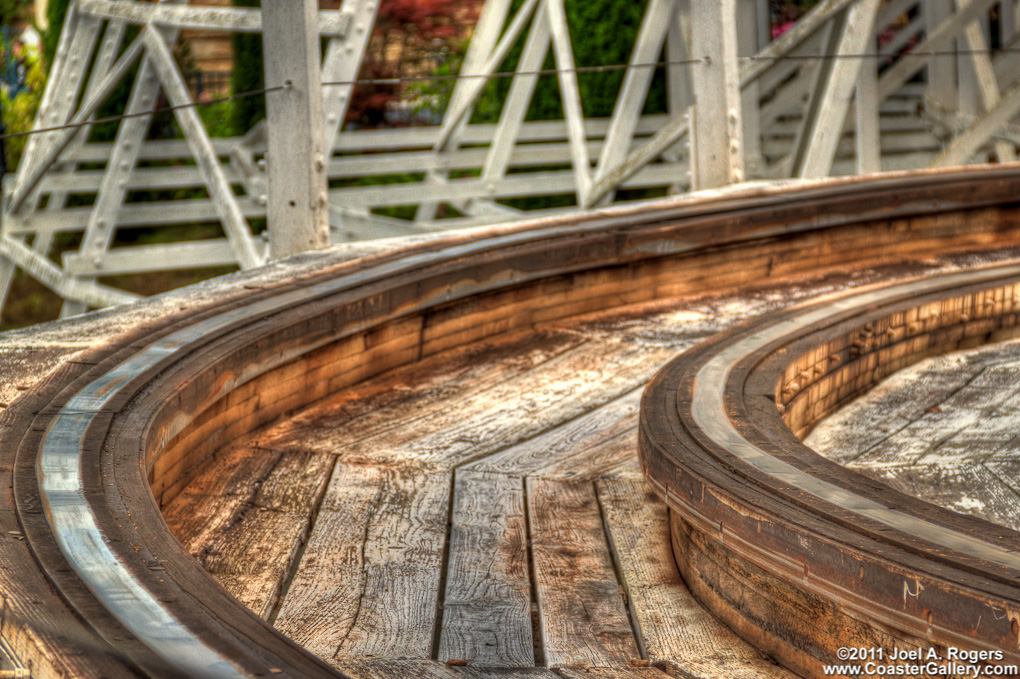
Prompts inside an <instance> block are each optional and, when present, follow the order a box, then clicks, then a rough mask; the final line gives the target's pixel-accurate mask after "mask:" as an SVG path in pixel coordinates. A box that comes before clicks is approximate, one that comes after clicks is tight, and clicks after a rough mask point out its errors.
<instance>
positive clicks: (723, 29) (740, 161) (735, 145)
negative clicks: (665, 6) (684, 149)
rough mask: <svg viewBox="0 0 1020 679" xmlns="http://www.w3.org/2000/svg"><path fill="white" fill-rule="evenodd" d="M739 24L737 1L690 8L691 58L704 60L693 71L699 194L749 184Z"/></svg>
mask: <svg viewBox="0 0 1020 679" xmlns="http://www.w3.org/2000/svg"><path fill="white" fill-rule="evenodd" d="M736 23H737V14H736V0H718V1H709V0H695V2H692V3H691V24H692V30H691V53H692V54H691V56H693V57H694V58H700V59H703V60H704V61H703V62H702V63H700V64H696V65H695V66H694V68H693V81H694V100H695V102H696V105H697V107H698V110H697V116H695V121H694V128H693V129H694V143H695V144H697V148H698V152H697V153H696V154H695V155H696V164H695V165H694V167H693V173H692V177H693V178H694V180H695V183H696V185H697V187H698V188H699V189H709V188H715V187H718V186H725V185H726V184H731V183H733V182H740V181H743V179H744V154H743V144H742V143H741V133H742V131H743V128H742V126H741V122H740V119H741V116H740V71H739V70H738V68H737V29H736ZM720 121H724V122H723V123H722V124H720Z"/></svg>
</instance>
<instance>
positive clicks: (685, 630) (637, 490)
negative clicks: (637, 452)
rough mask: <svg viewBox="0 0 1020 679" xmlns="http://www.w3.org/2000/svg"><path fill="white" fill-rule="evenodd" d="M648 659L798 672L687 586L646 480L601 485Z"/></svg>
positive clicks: (689, 667) (743, 672)
mask: <svg viewBox="0 0 1020 679" xmlns="http://www.w3.org/2000/svg"><path fill="white" fill-rule="evenodd" d="M595 486H596V489H597V492H598V498H599V503H600V504H601V505H602V510H603V515H604V516H605V522H606V530H607V531H608V533H609V538H610V545H611V547H612V549H613V552H614V554H615V557H616V562H617V564H618V565H619V568H620V573H621V576H622V578H623V582H624V586H625V587H626V590H627V595H628V598H629V601H630V606H631V608H632V610H633V614H634V617H635V619H636V620H637V627H638V631H639V634H640V636H641V639H642V642H643V643H642V647H643V648H644V651H645V654H646V656H647V659H648V660H649V661H650V662H652V663H672V664H675V665H676V666H677V667H679V668H680V669H681V675H682V676H684V677H686V678H687V679H691V678H692V677H706V678H708V677H712V678H714V677H733V678H734V679H769V678H775V679H780V678H782V679H794V675H793V674H791V673H790V672H788V671H787V670H784V669H782V668H780V667H778V666H776V665H774V664H772V663H770V662H768V661H767V660H764V659H763V658H762V656H761V654H760V653H759V652H758V650H757V649H755V648H754V647H752V646H751V645H750V644H748V643H747V642H745V641H743V640H742V639H740V638H738V637H737V636H736V635H735V634H733V633H732V632H731V631H730V630H729V629H728V628H726V627H725V626H724V625H723V624H722V623H720V622H719V621H718V620H717V619H716V618H715V617H714V616H713V615H712V614H711V613H710V612H709V611H708V610H707V609H705V608H704V607H702V606H701V604H700V603H698V601H697V600H696V599H695V598H694V596H693V595H692V594H691V592H690V591H689V590H688V589H687V586H686V585H685V584H684V582H683V579H682V578H681V577H680V573H679V571H678V570H677V567H676V562H675V561H674V558H673V552H672V549H671V547H670V538H669V515H668V513H667V509H666V505H665V504H664V503H663V502H662V500H660V499H659V498H658V497H657V496H656V495H655V493H654V492H653V491H652V490H651V488H650V487H649V486H648V484H647V483H645V482H644V481H643V480H641V479H631V480H611V479H603V480H599V481H597V482H596V484H595Z"/></svg>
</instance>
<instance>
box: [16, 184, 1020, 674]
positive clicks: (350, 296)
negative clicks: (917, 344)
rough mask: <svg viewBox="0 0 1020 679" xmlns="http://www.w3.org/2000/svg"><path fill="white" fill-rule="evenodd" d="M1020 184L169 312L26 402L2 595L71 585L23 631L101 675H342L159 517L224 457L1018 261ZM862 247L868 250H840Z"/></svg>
mask: <svg viewBox="0 0 1020 679" xmlns="http://www.w3.org/2000/svg"><path fill="white" fill-rule="evenodd" d="M1018 190H1020V178H1018V177H1017V176H1016V173H1015V168H1012V167H999V168H992V169H987V168H983V169H974V170H967V171H953V172H926V173H915V174H910V175H901V176H891V177H883V178H881V179H871V180H860V179H855V180H829V181H823V182H817V183H811V184H806V185H801V186H789V185H787V186H762V187H751V188H744V189H741V190H737V191H732V192H721V193H718V194H714V195H707V196H699V197H697V198H689V199H679V200H671V201H664V202H661V203H657V204H649V205H646V206H642V207H631V208H627V209H619V208H618V209H612V210H606V211H603V212H598V213H594V214H592V215H588V216H585V217H574V218H563V219H559V220H546V221H542V222H533V223H529V224H524V225H517V226H513V227H506V228H503V229H502V230H497V229H490V230H488V231H485V232H480V233H479V232H474V233H466V234H458V235H453V236H450V237H449V238H448V239H446V240H443V241H440V242H437V243H430V244H425V245H418V246H412V247H409V248H407V249H406V250H402V251H400V252H397V253H395V254H389V255H385V256H381V257H378V258H376V259H365V260H358V261H355V262H353V263H349V264H344V265H341V266H337V267H333V268H331V269H329V270H327V271H324V272H322V273H321V274H317V275H315V276H311V277H309V278H307V279H303V280H298V281H292V282H289V283H287V284H284V285H281V286H278V287H273V288H270V289H259V290H253V291H250V294H248V295H246V296H241V297H237V298H233V299H228V300H224V301H223V302H221V303H219V304H216V305H212V306H209V307H206V308H203V309H199V310H196V311H189V312H184V313H180V314H178V315H176V316H173V317H169V318H163V319H158V320H156V321H154V322H153V323H152V324H151V325H149V326H146V327H143V328H138V329H136V330H134V331H131V332H129V333H127V334H125V335H122V336H121V337H119V338H117V339H116V340H115V341H113V342H111V343H110V344H108V345H105V346H99V347H96V348H94V349H91V350H89V351H87V352H85V353H84V354H83V355H81V356H79V357H78V358H77V359H76V360H75V361H74V362H73V363H71V364H69V365H68V366H67V367H66V368H64V369H62V370H60V371H58V372H57V373H55V374H53V375H52V376H50V377H49V378H48V379H47V380H46V381H45V382H43V383H42V384H40V385H38V386H37V387H35V388H34V389H33V390H32V391H30V392H27V393H26V395H24V396H22V397H21V398H20V399H18V401H16V402H15V403H14V404H13V405H12V407H11V408H9V409H8V410H7V412H6V414H5V416H4V424H5V425H6V426H5V427H4V428H3V429H0V451H3V453H2V454H3V455H4V464H5V467H4V468H5V469H8V470H10V469H13V472H12V474H13V483H14V494H13V499H10V498H8V499H0V503H5V504H4V505H3V506H0V509H6V510H10V511H14V512H16V513H17V516H18V519H19V521H20V523H21V525H22V526H23V529H24V534H25V536H26V538H27V543H28V545H29V547H30V548H31V552H32V554H31V555H27V554H22V555H20V556H19V555H18V553H16V552H15V553H12V554H13V555H12V556H10V557H9V558H10V559H11V560H12V563H15V565H16V568H15V569H12V570H3V569H0V587H3V588H4V589H5V591H7V587H6V586H7V585H8V584H9V582H8V580H9V579H10V578H12V577H18V576H16V575H15V573H16V572H24V571H23V570H22V571H18V569H27V568H31V569H33V570H36V569H41V572H42V573H43V574H44V575H45V577H46V578H47V579H48V580H49V581H50V582H51V584H52V585H53V586H54V593H45V592H38V593H36V594H34V595H33V596H34V599H35V600H34V601H33V602H32V604H31V605H30V606H26V605H25V604H24V602H20V605H21V607H23V608H27V609H28V613H26V614H25V619H24V621H23V622H24V625H25V626H26V627H28V628H29V629H31V628H32V627H33V625H39V626H40V628H47V627H46V625H49V626H52V625H53V622H52V621H53V620H58V621H60V624H61V625H64V626H66V628H67V629H72V628H77V629H79V630H80V631H81V633H83V634H91V633H96V634H98V635H99V636H100V637H101V638H103V639H105V640H106V642H108V643H109V645H110V653H108V654H105V655H104V654H98V653H97V654H93V655H91V656H89V655H85V656H82V655H80V654H77V653H75V652H74V651H72V650H68V647H66V646H64V647H62V646H61V640H60V639H56V640H50V641H45V640H42V641H39V642H35V643H39V644H42V645H43V646H45V647H46V648H48V649H49V652H50V653H51V655H52V656H54V657H59V658H60V662H62V663H65V664H69V665H70V666H71V667H74V668H76V671H77V672H78V673H80V674H82V675H83V676H84V675H89V674H93V673H100V672H101V673H103V674H104V675H105V676H111V677H119V676H137V675H138V674H139V673H141V674H144V675H148V676H169V677H178V676H197V677H204V676H229V675H234V676H266V675H268V674H269V673H272V674H273V675H274V676H275V675H280V676H294V677H299V676H300V677H320V676H321V677H326V676H336V673H335V671H334V670H332V669H330V668H329V667H327V666H326V665H325V664H323V663H322V662H320V661H319V660H317V659H315V658H313V657H312V656H310V655H309V654H308V653H306V652H305V651H304V650H302V649H300V648H299V647H297V646H296V645H295V644H293V642H291V641H290V640H288V639H286V638H285V637H283V636H281V635H280V634H279V633H277V632H276V631H275V630H273V629H272V628H271V627H270V626H269V625H268V624H267V623H266V622H265V621H263V620H262V619H260V618H258V617H257V616H256V615H255V614H253V613H251V612H250V611H248V610H246V609H244V608H243V607H242V606H241V605H240V604H239V603H238V602H237V601H236V600H235V599H233V598H232V597H231V596H230V595H229V594H227V593H226V592H225V591H224V590H223V589H222V588H221V587H219V585H217V584H216V583H215V582H214V581H213V580H212V578H211V577H210V576H209V575H208V574H207V573H205V572H204V571H203V570H202V569H201V567H200V566H199V565H198V564H197V563H196V562H195V561H194V560H193V559H192V558H191V557H190V556H188V555H187V554H186V553H185V552H184V550H183V549H182V547H181V546H180V544H179V543H178V542H177V541H176V540H175V539H174V538H173V536H172V535H170V534H169V532H168V530H167V528H166V524H165V523H164V521H163V519H162V517H161V515H160V512H159V508H160V506H162V505H165V504H166V503H167V502H169V501H170V500H171V499H172V498H173V497H174V496H175V495H176V494H177V493H178V492H179V491H180V490H181V488H183V487H184V485H185V484H186V483H187V481H188V480H189V478H190V477H189V473H190V471H191V470H193V469H194V468H195V467H196V466H197V465H198V464H199V463H201V462H202V461H203V460H204V459H206V458H207V457H208V456H209V455H212V454H213V453H215V452H216V450H218V449H219V448H221V447H223V446H225V445H227V444H229V443H232V442H234V441H236V440H237V439H238V438H241V437H244V436H246V435H249V434H250V433H252V432H254V431H256V430H258V429H259V428H260V427H262V426H264V425H267V424H269V423H271V422H273V421H275V420H277V419H278V418H280V417H284V416H286V415H288V414H290V413H293V412H295V411H296V410H298V409H300V408H302V407H304V406H306V405H308V404H310V403H313V402H315V401H317V400H319V399H321V398H324V397H325V396H328V395H329V394H331V393H335V392H337V391H340V390H342V389H344V388H345V387H348V386H350V385H354V384H357V383H358V382H359V381H361V380H364V379H367V378H368V377H370V376H372V375H374V374H378V373H381V372H383V371H385V370H388V369H391V368H393V367H396V366H399V365H403V364H407V363H411V362H413V361H415V360H418V359H419V358H421V357H423V356H428V355H431V354H434V353H437V352H440V351H444V350H446V349H449V348H453V347H457V346H463V345H467V344H470V343H472V342H477V341H481V340H483V339H485V338H486V337H488V336H491V335H493V334H496V333H502V332H506V331H509V330H513V329H522V328H528V327H532V326H533V325H534V324H536V323H542V322H549V321H555V320H556V319H559V318H564V317H567V316H571V315H574V314H578V313H585V312H588V311H592V310H598V309H608V308H612V307H614V306H619V305H626V304H633V303H639V302H643V301H649V300H654V299H662V298H668V297H676V296H680V295H691V294H699V293H702V292H706V291H711V290H714V289H718V288H720V287H723V286H752V285H757V284H759V283H761V282H762V280H763V279H764V278H768V277H773V278H776V279H783V278H784V277H787V276H790V275H795V274H802V273H811V272H818V271H823V270H828V269H830V268H831V267H858V266H870V265H874V264H878V263H882V262H888V261H890V257H894V258H909V257H915V256H925V255H929V254H931V253H934V252H938V253H947V252H965V251H971V250H988V249H998V248H1003V247H1007V246H1009V245H1011V244H1013V243H1015V242H1016V238H1017V236H1018V235H1020V220H1018V219H1017V215H1016V213H1015V210H1014V208H1012V207H1010V203H1011V201H1012V200H1013V199H1014V197H1015V195H1017V192H1018ZM904 234H907V236H905V235H904ZM847 241H850V242H854V243H855V244H856V247H854V248H852V249H848V248H845V247H838V245H839V243H844V242H847ZM974 275H976V276H979V277H980V276H985V275H986V274H983V273H979V274H974ZM522 304H523V306H522ZM975 318H976V316H975ZM791 393H792V392H791ZM790 403H791V404H792V403H793V401H791V402H790ZM773 407H774V406H773ZM788 412H790V413H795V412H799V411H797V410H796V407H794V406H793V405H791V406H790V410H789V411H788ZM15 450H16V451H17V452H16V455H15V452H14V451H15ZM9 478H10V477H9ZM671 492H675V491H671ZM874 492H876V493H879V494H881V493H884V492H886V491H885V490H884V489H882V490H880V491H879V490H876V491H874ZM979 523H980V522H979ZM981 525H982V526H987V524H981ZM993 543H994V544H999V543H996V542H994V541H993ZM17 559H21V561H20V562H19V561H17ZM940 568H944V566H940ZM805 572H806V571H805ZM940 572H941V571H940ZM1000 580H1001V579H1000ZM994 587H998V588H1000V589H1005V588H1006V586H1005V585H1003V584H1001V582H998V583H996V584H994ZM12 589H14V590H16V589H17V588H12ZM15 603H18V602H15ZM68 606H69V607H70V609H71V610H73V611H74V614H70V615H69V614H68V613H67V610H68V608H67V607H68ZM7 624H15V623H12V622H11V621H8V623H7ZM5 629H6V628H5Z"/></svg>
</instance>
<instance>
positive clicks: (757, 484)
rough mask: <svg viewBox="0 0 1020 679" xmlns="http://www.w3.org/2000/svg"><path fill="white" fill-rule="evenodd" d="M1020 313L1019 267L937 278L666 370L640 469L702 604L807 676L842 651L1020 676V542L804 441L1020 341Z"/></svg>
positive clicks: (753, 332)
mask: <svg viewBox="0 0 1020 679" xmlns="http://www.w3.org/2000/svg"><path fill="white" fill-rule="evenodd" d="M1018 304H1020V268H1018V267H1016V266H1008V267H1001V268H992V269H988V270H978V271H968V272H964V273H957V274H951V275H945V276H938V277H933V278H927V279H922V280H917V281H912V282H909V283H903V284H898V285H893V286H887V287H883V288H878V289H875V290H869V291H866V292H857V293H856V294H854V295H852V296H848V297H846V298H843V299H839V300H829V301H826V302H823V303H820V304H815V305H811V306H809V307H806V308H800V309H794V310H790V311H788V312H784V313H781V314H776V315H775V316H773V317H769V318H766V319H762V320H760V321H758V322H755V323H751V324H749V325H746V326H745V327H742V328H740V329H738V330H736V331H731V332H728V333H724V334H723V335H720V336H717V337H716V338H714V339H713V340H712V341H710V342H709V343H706V344H704V345H702V346H700V347H698V348H697V349H695V350H694V351H692V352H689V353H688V354H685V355H684V356H683V357H682V358H680V359H677V360H674V361H673V362H672V363H671V364H670V365H668V366H666V367H665V368H664V369H663V370H662V371H660V373H659V374H658V375H657V376H656V378H655V379H654V380H653V381H652V383H651V384H650V386H649V388H648V390H647V391H646V393H645V396H644V399H643V404H642V419H641V429H640V450H641V455H642V463H643V466H644V468H645V472H646V474H647V475H648V477H649V479H650V480H651V482H652V483H653V485H654V486H655V487H656V489H657V492H658V494H660V495H661V496H663V497H664V498H665V499H666V501H667V503H668V504H669V506H670V508H671V509H672V510H673V512H672V513H671V530H672V534H673V549H674V553H675V554H676V556H677V561H678V564H679V565H680V568H681V571H682V572H683V573H684V577H685V580H686V581H687V583H688V585H689V586H690V587H691V588H692V590H693V591H695V592H696V593H698V595H699V598H701V599H702V600H703V601H705V602H706V603H707V604H708V605H709V606H710V607H711V608H712V610H713V611H715V612H716V614H717V615H719V616H720V617H722V618H723V619H724V620H725V621H726V622H727V623H728V624H729V625H730V626H731V627H732V628H734V629H737V630H739V631H740V632H741V633H742V634H743V635H744V636H746V637H747V638H749V639H750V640H752V641H753V643H755V644H756V645H757V646H758V647H759V648H762V649H764V650H766V651H767V652H769V653H771V654H773V655H775V656H776V657H777V658H779V659H780V660H781V661H782V662H783V663H784V664H786V665H787V666H789V667H791V668H792V669H794V670H795V671H797V672H799V673H801V674H803V675H805V676H821V675H822V674H823V671H822V669H821V666H822V665H825V664H840V662H841V661H840V660H839V659H838V657H837V655H836V654H837V650H838V649H839V648H840V647H869V648H877V647H883V648H885V649H886V650H887V651H891V650H892V649H893V648H895V647H899V648H901V649H902V648H921V649H925V650H926V649H927V648H928V647H940V648H943V649H944V648H947V647H955V648H964V649H972V650H978V651H980V650H996V649H1001V650H1003V651H1005V652H1006V653H1007V660H1006V662H1016V659H1017V658H1018V657H1020V655H1018V653H1017V629H1018V624H1020V621H1018V619H1017V617H1016V611H1017V610H1018V608H1017V601H1018V598H1020V597H1018V591H1017V589H1016V585H1015V581H1016V578H1017V576H1018V574H1020V558H1018V555H1017V550H1018V547H1020V535H1017V534H1016V533H1014V532H1012V531H1009V530H1005V529H999V528H998V527H995V528H994V529H993V528H992V527H991V526H990V524H988V523H987V522H985V521H982V520H978V519H975V518H973V517H969V516H964V515H960V514H957V513H955V512H952V511H949V510H946V509H942V508H939V507H934V506H932V505H930V504H928V503H926V502H922V501H920V500H917V499H915V498H913V497H910V496H907V495H903V494H901V493H899V492H896V491H894V490H892V489H890V488H887V487H885V486H883V485H881V484H876V483H875V482H874V481H872V480H870V479H867V478H865V477H862V476H859V475H858V474H856V473H854V472H852V471H850V470H847V469H845V468H843V467H841V466H840V465H838V464H835V463H833V462H831V461H828V460H825V459H823V458H820V457H819V456H818V455H817V454H816V453H814V452H813V451H811V450H810V449H808V448H807V447H806V446H804V445H802V444H801V443H800V442H799V440H798V439H797V438H796V436H795V434H794V432H797V434H798V435H800V436H804V435H806V433H807V432H808V431H809V430H810V428H811V426H813V425H814V424H815V423H816V422H818V421H819V420H821V419H823V418H824V417H826V416H827V415H828V414H830V413H832V412H833V411H835V410H836V409H838V408H839V407H841V406H842V405H845V404H846V403H848V402H849V401H851V400H853V399H854V398H855V397H856V396H858V395H860V394H861V393H863V392H864V391H866V390H867V389H868V388H869V387H870V386H872V385H873V384H874V383H876V382H877V381H878V380H879V379H881V377H882V376H883V375H888V374H889V373H891V372H893V371H895V370H899V369H900V368H902V367H905V366H907V365H909V364H911V363H914V362H916V361H918V360H920V359H922V358H925V357H928V356H932V355H938V354H942V353H946V352H948V351H953V350H955V349H957V348H961V347H966V346H972V345H975V344H980V343H984V342H989V341H998V340H1003V339H1008V338H1011V337H1015V336H1017V335H1018V334H1020V329H1018V327H1017V322H1018V320H1020V314H1018V313H1017V312H1018ZM766 587H767V588H768V589H764V588H766ZM737 588H739V591H740V592H741V593H742V594H741V597H736V596H734V595H733V591H734V590H735V589H737ZM760 592H768V593H767V594H765V593H760Z"/></svg>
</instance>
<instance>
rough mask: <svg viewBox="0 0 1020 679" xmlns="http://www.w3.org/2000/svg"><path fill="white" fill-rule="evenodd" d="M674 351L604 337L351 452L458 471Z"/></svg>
mask: <svg viewBox="0 0 1020 679" xmlns="http://www.w3.org/2000/svg"><path fill="white" fill-rule="evenodd" d="M673 353H675V352H674V351H673V350H671V349H668V348H666V347H648V346H645V345H642V344H635V343H630V342H626V341H623V340H620V339H618V338H604V339H602V338H599V339H593V340H591V341H589V342H585V343H584V344H582V345H579V346H577V347H575V348H573V349H571V350H569V351H567V352H564V353H563V354H561V355H559V356H556V357H555V358H553V359H551V360H549V361H547V362H545V363H543V364H541V365H540V366H538V367H536V368H535V369H534V370H532V371H529V372H528V373H525V374H523V375H521V376H519V377H516V378H513V379H510V380H507V381H504V382H502V383H499V384H496V385H494V386H492V387H491V388H490V389H487V390H485V391H482V392H480V393H477V394H474V395H471V396H469V397H467V398H463V399H459V400H457V401H456V402H455V403H452V404H448V406H447V407H446V408H444V409H442V410H439V411H435V412H432V413H430V414H429V416H428V417H427V418H423V419H421V420H418V421H416V422H415V424H414V426H406V427H403V428H401V429H399V430H393V431H390V432H384V433H382V434H379V435H376V436H372V437H369V438H366V439H362V440H360V441H356V442H353V443H351V444H350V445H349V446H348V447H347V451H348V453H349V454H350V455H354V456H357V457H359V458H361V459H372V460H378V459H390V458H392V457H394V456H400V457H402V458H404V459H413V460H417V461H419V462H420V463H422V464H429V465H442V466H448V465H458V464H465V463H469V462H471V461H473V460H477V459H481V458H484V457H486V456H487V455H489V454H491V453H494V452H497V451H499V450H502V449H504V448H507V447H510V446H513V445H516V444H517V443H519V442H521V441H524V440H527V439H528V438H531V437H532V436H534V435H535V434H537V433H539V432H541V431H543V430H545V429H548V428H550V427H554V426H556V425H558V424H559V423H561V422H564V421H567V420H570V419H572V418H575V417H578V416H580V415H581V414H583V413H585V412H587V411H590V410H592V409H594V408H597V407H599V406H601V405H603V404H605V403H608V402H610V401H612V400H613V399H615V398H617V397H618V396H619V395H620V394H623V393H626V392H628V391H631V390H632V389H634V388H635V387H637V386H640V385H641V384H643V383H644V382H645V381H647V379H648V378H649V377H650V376H651V375H652V374H653V373H654V371H655V369H656V368H658V367H660V366H661V365H662V364H663V363H664V362H665V361H666V360H668V358H669V357H671V356H672V355H673Z"/></svg>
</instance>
